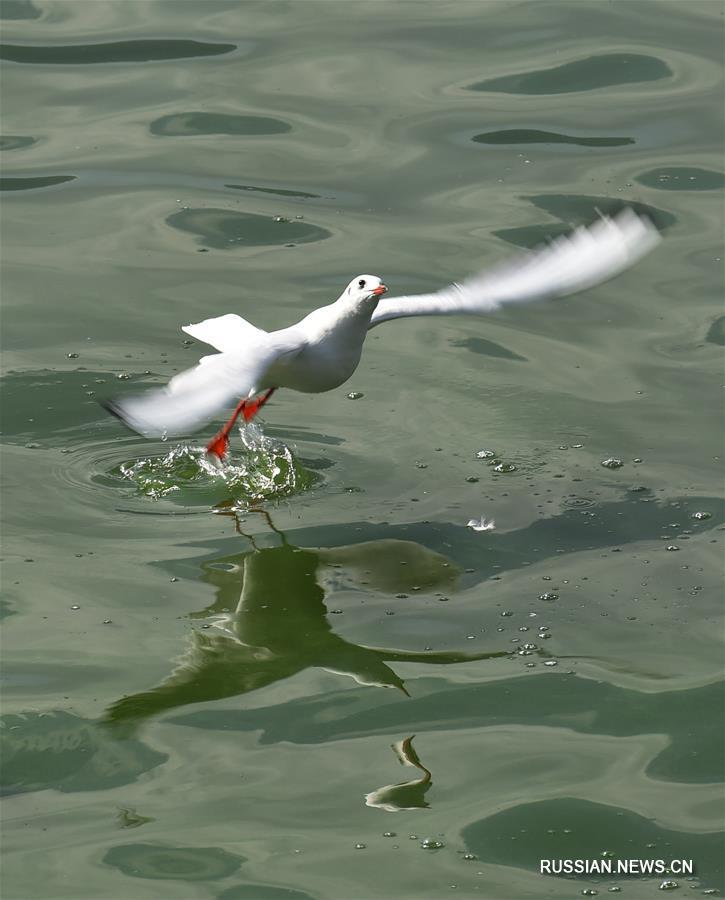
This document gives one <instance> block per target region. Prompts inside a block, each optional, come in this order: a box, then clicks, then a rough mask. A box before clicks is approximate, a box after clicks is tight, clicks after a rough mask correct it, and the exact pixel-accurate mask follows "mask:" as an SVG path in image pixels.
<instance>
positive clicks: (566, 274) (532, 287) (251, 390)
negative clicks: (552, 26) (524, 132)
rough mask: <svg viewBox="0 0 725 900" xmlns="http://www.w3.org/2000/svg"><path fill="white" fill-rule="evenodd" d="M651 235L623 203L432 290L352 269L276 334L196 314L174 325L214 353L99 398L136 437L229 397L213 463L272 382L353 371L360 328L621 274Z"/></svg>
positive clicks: (205, 414) (318, 382)
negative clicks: (332, 291)
mask: <svg viewBox="0 0 725 900" xmlns="http://www.w3.org/2000/svg"><path fill="white" fill-rule="evenodd" d="M659 241H660V234H659V232H658V230H657V229H656V228H655V226H654V225H653V224H652V222H651V221H650V220H649V219H648V218H646V217H644V216H641V215H639V214H638V213H636V212H634V210H632V209H631V208H625V209H623V210H622V211H621V212H619V213H618V214H616V215H615V216H601V217H600V218H599V219H598V220H596V221H595V222H594V223H593V224H591V225H589V226H587V227H579V228H576V229H575V230H574V231H573V232H572V233H571V234H569V235H567V236H563V237H559V238H557V239H556V240H554V241H552V242H551V243H549V244H545V245H543V246H541V247H539V248H537V249H535V250H533V251H530V252H528V253H527V254H525V255H520V256H519V257H518V258H516V259H514V260H513V261H512V262H509V263H506V264H504V265H503V266H501V267H498V268H494V269H492V270H491V271H485V270H484V271H483V272H480V273H478V274H477V275H474V276H472V277H471V278H468V279H466V280H465V281H463V282H461V283H460V284H455V283H454V284H451V285H449V286H448V287H445V288H443V289H442V290H439V291H437V292H435V293H430V294H416V295H413V296H402V297H384V294H386V293H387V288H386V286H385V285H384V284H383V282H382V281H381V279H380V278H379V277H378V276H377V275H358V276H357V277H356V278H353V280H352V281H351V282H350V284H348V286H347V287H346V288H345V290H344V291H343V292H342V294H341V295H340V296H339V297H338V299H337V300H335V302H334V303H331V304H329V305H328V306H322V307H320V308H319V309H316V310H314V311H313V312H311V313H309V315H307V316H305V317H304V319H301V320H300V321H299V322H297V324H296V325H290V326H289V327H288V328H282V329H280V330H279V331H272V332H266V331H263V330H262V329H260V328H257V327H255V326H254V325H252V324H251V323H250V322H247V321H246V319H243V318H242V317H241V316H238V315H236V314H235V313H227V314H226V315H223V316H217V317H215V318H211V319H205V320H204V321H203V322H198V323H196V324H193V325H185V326H183V327H182V331H184V332H186V334H188V335H191V337H193V338H196V339H197V340H199V341H201V342H203V343H205V344H209V345H210V346H211V347H213V348H214V349H215V350H217V351H218V352H217V353H214V354H211V355H209V356H204V357H202V358H201V359H200V360H199V363H198V364H197V365H196V366H194V368H192V369H188V370H186V371H184V372H181V373H180V374H178V375H176V376H174V377H173V378H172V379H171V381H169V383H168V384H167V385H166V387H164V388H156V389H151V390H149V391H147V392H145V393H143V394H137V395H132V396H128V397H122V398H120V399H116V400H110V401H106V402H104V404H103V405H104V406H105V407H106V409H107V410H108V411H109V412H111V413H112V414H113V415H115V416H117V417H118V418H119V419H121V421H122V422H124V423H125V424H126V425H127V426H128V427H129V428H131V429H132V430H134V431H136V432H138V433H139V434H141V435H143V436H144V437H147V438H167V437H171V436H174V437H178V436H181V435H183V434H188V433H190V432H192V431H196V430H197V429H199V428H200V427H202V426H203V425H205V424H206V423H207V422H209V421H210V420H211V419H212V418H213V417H214V416H215V415H216V414H218V413H219V412H221V411H223V410H225V409H228V408H230V407H231V406H232V404H235V405H234V410H233V412H232V414H231V416H230V418H229V419H228V420H227V422H226V424H225V425H224V427H223V428H222V429H221V430H220V431H219V432H218V433H217V434H216V435H215V436H214V438H213V439H212V440H211V441H209V443H208V445H207V448H206V449H207V453H208V455H209V456H210V457H212V458H216V460H217V461H221V460H223V459H224V457H225V455H226V453H227V450H228V448H229V434H230V432H231V430H232V428H233V427H234V424H235V423H236V421H237V420H238V419H239V417H240V416H242V417H243V419H244V420H245V421H247V422H249V421H250V420H251V419H253V418H254V416H255V415H256V414H257V413H258V412H259V410H260V409H261V408H262V407H263V406H264V405H265V403H267V401H268V400H269V398H270V397H271V396H272V394H273V393H274V392H275V391H276V390H277V389H278V388H290V389H291V390H294V391H302V392H305V393H311V394H318V393H323V392H324V391H331V390H334V389H335V388H337V387H339V386H340V385H342V384H344V383H345V382H346V381H347V380H348V378H350V376H351V375H352V374H353V372H354V371H355V370H356V369H357V366H358V363H359V362H360V356H361V354H362V349H363V344H364V343H365V337H366V335H367V333H368V331H370V329H371V328H375V327H376V326H377V325H380V324H381V323H382V322H388V321H390V320H391V319H400V318H404V317H406V316H436V315H439V316H440V315H454V314H480V313H490V312H494V311H495V310H497V309H499V308H500V307H501V306H504V305H506V304H509V303H525V302H530V301H534V300H545V299H551V298H554V297H563V296H566V295H568V294H573V293H576V292H578V291H582V290H585V289H586V288H590V287H594V286H595V285H598V284H601V283H602V282H604V281H607V280H608V279H609V278H612V277H613V276H614V275H617V274H619V273H620V272H623V271H624V270H625V269H627V268H629V267H630V266H631V265H633V264H634V263H635V262H637V260H639V259H640V258H641V257H643V256H644V255H645V254H646V253H648V252H649V251H650V250H651V249H652V248H653V247H654V246H655V245H656V244H657V243H658V242H659Z"/></svg>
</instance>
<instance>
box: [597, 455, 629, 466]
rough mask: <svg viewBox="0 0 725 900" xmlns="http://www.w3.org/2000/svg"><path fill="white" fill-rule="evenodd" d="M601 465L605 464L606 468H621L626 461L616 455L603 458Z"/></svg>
mask: <svg viewBox="0 0 725 900" xmlns="http://www.w3.org/2000/svg"><path fill="white" fill-rule="evenodd" d="M599 465H601V466H604V468H605V469H621V468H622V466H623V465H624V463H623V462H622V460H621V459H617V457H616V456H609V457H607V459H603V460H602V461H601V463H600V464H599Z"/></svg>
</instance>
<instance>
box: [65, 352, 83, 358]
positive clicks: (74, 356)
mask: <svg viewBox="0 0 725 900" xmlns="http://www.w3.org/2000/svg"><path fill="white" fill-rule="evenodd" d="M66 356H67V357H68V359H78V357H79V356H80V353H66Z"/></svg>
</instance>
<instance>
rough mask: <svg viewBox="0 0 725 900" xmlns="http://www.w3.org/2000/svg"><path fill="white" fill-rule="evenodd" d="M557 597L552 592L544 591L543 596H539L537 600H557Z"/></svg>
mask: <svg viewBox="0 0 725 900" xmlns="http://www.w3.org/2000/svg"><path fill="white" fill-rule="evenodd" d="M558 599H559V595H558V594H557V593H555V592H554V591H544V593H543V594H539V600H558Z"/></svg>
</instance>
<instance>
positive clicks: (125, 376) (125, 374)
mask: <svg viewBox="0 0 725 900" xmlns="http://www.w3.org/2000/svg"><path fill="white" fill-rule="evenodd" d="M130 377H131V376H130V375H129V374H128V372H119V373H118V375H116V378H118V380H119V381H128V380H129V378H130Z"/></svg>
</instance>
